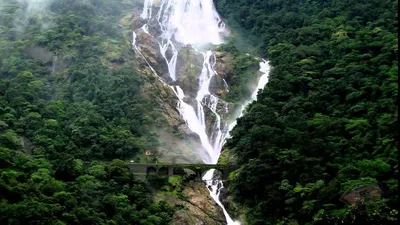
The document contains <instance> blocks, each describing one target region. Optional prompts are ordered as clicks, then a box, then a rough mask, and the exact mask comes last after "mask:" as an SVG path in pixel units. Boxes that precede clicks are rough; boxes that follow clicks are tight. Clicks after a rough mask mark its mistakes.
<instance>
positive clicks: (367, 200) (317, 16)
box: [216, 0, 398, 224]
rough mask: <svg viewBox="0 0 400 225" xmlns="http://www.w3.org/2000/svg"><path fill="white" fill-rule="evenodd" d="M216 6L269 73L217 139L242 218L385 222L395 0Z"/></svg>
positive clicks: (389, 195) (391, 198)
mask: <svg viewBox="0 0 400 225" xmlns="http://www.w3.org/2000/svg"><path fill="white" fill-rule="evenodd" d="M216 5H217V8H218V10H219V11H220V13H221V14H222V15H223V16H225V17H226V18H228V24H229V21H232V23H236V24H239V25H240V26H241V28H242V29H243V30H245V31H246V32H249V33H251V34H252V35H254V36H256V37H257V38H258V39H259V40H260V41H261V47H260V48H259V52H261V54H264V55H265V56H267V58H268V59H269V60H270V63H271V65H272V68H273V70H272V71H271V74H270V81H269V83H268V85H267V87H266V88H265V89H264V90H263V92H262V93H260V94H259V95H258V97H259V100H258V101H257V102H256V103H253V104H251V105H250V107H249V108H248V110H247V113H245V116H244V117H243V118H241V119H239V120H238V125H237V126H236V127H235V128H234V129H233V131H232V139H231V140H228V143H227V148H229V150H230V152H234V153H235V155H236V158H237V159H238V162H239V163H240V164H241V165H242V166H241V169H239V170H238V171H236V172H235V173H234V174H232V176H231V178H230V191H231V193H232V194H233V196H234V199H235V200H236V201H237V202H239V203H241V205H242V206H245V207H247V212H246V217H247V222H248V224H341V223H344V224H361V223H362V224H395V223H396V222H397V216H396V215H397V214H398V211H397V208H396V207H395V204H396V202H397V201H398V191H397V190H398V183H397V179H396V177H398V139H397V136H398V130H397V128H396V127H397V126H398V121H397V114H398V107H397V105H398V84H397V80H398V72H397V71H398V62H397V54H398V44H397V40H398V37H397V27H398V26H397V21H396V16H397V13H396V12H397V7H398V5H397V1H390V0H385V1H381V0H380V1H330V0H328V1H290V0H277V1H263V0H251V1H249V0H229V1H228V0H216ZM256 44H258V43H256ZM352 196H353V197H352Z"/></svg>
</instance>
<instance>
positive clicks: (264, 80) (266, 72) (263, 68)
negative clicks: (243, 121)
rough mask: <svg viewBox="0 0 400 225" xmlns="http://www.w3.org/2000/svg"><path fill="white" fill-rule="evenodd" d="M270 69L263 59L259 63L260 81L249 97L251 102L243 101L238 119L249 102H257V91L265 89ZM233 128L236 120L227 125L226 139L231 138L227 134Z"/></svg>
mask: <svg viewBox="0 0 400 225" xmlns="http://www.w3.org/2000/svg"><path fill="white" fill-rule="evenodd" d="M270 69H271V67H270V65H269V63H268V61H265V60H264V59H263V61H262V62H260V70H259V71H260V72H261V73H262V75H261V77H260V79H259V80H258V84H257V88H256V90H254V92H253V94H252V95H251V100H248V101H245V102H244V103H243V104H242V107H241V109H240V114H239V117H242V116H243V111H244V110H245V109H246V107H247V106H248V105H249V104H250V103H251V102H253V101H256V100H257V94H258V91H259V90H260V89H263V88H264V87H265V85H266V84H267V83H268V75H269V71H270ZM235 126H236V120H235V121H233V122H232V123H231V124H229V126H228V134H227V137H226V138H230V137H231V136H230V134H229V132H230V131H231V130H232V129H233V128H234V127H235Z"/></svg>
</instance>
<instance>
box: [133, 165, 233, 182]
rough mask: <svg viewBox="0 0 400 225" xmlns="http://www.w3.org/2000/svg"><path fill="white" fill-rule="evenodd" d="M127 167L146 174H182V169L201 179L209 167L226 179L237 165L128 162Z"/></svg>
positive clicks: (134, 171)
mask: <svg viewBox="0 0 400 225" xmlns="http://www.w3.org/2000/svg"><path fill="white" fill-rule="evenodd" d="M128 167H129V169H130V170H131V171H132V172H133V173H136V174H145V175H146V176H147V175H160V176H162V175H164V176H173V175H182V174H185V172H184V169H190V170H192V171H193V172H195V174H196V177H197V178H199V179H201V178H202V176H203V175H204V173H205V172H206V171H208V170H210V169H216V170H217V171H219V172H220V173H221V179H222V180H227V179H228V176H229V173H230V172H232V171H234V170H236V169H238V168H239V166H237V165H213V164H151V163H128Z"/></svg>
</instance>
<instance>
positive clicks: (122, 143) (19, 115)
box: [0, 0, 173, 225]
mask: <svg viewBox="0 0 400 225" xmlns="http://www.w3.org/2000/svg"><path fill="white" fill-rule="evenodd" d="M36 3H38V4H39V3H42V5H40V7H41V8H39V5H34V4H36ZM132 7H133V6H132V2H131V1H121V0H102V1H81V0H79V1H78V0H76V1H75V0H74V1H71V0H57V1H37V2H35V3H32V2H31V1H20V0H2V1H1V2H0V224H10V225H11V224H59V225H61V224H143V225H144V224H165V223H168V221H170V220H171V217H172V214H173V209H172V208H171V207H170V206H169V205H168V204H166V203H165V202H154V201H153V199H152V197H151V195H150V193H149V190H148V189H147V186H146V184H145V183H143V182H141V181H139V180H137V179H136V178H135V177H134V176H133V174H132V173H131V172H130V171H129V169H128V168H127V166H126V163H125V161H123V160H126V159H128V158H132V157H135V156H137V155H138V154H143V152H144V151H145V150H146V149H148V148H150V147H152V146H156V145H157V144H158V142H157V140H155V138H154V135H153V134H152V133H151V131H150V129H149V127H150V126H152V125H153V123H152V121H158V120H159V119H158V118H159V116H157V115H158V114H157V112H155V111H154V107H153V106H152V104H151V103H150V102H148V101H147V100H145V99H144V98H143V96H142V95H140V87H141V85H142V84H143V83H144V82H145V81H146V80H145V78H144V77H143V76H141V75H140V74H138V73H137V72H136V70H135V69H134V68H135V65H131V64H130V63H129V62H127V60H126V59H129V58H130V57H132V54H133V53H132V50H131V45H130V43H129V42H126V38H125V37H124V35H125V31H124V30H123V28H122V27H121V26H119V24H118V21H119V20H120V19H121V17H122V16H123V15H124V13H125V14H126V13H129V12H130V10H131V9H132ZM113 159H115V160H113ZM116 159H122V160H116ZM111 160H113V161H111ZM88 161H90V162H91V163H89V164H88V163H87V162H88Z"/></svg>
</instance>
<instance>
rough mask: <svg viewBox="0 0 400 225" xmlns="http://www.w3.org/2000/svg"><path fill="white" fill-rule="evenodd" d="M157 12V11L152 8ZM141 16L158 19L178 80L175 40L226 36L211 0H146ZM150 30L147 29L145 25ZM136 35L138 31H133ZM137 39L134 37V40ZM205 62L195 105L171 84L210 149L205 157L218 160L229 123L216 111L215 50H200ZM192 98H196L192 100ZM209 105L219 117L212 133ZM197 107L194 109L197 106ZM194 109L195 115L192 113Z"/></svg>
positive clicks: (200, 42) (163, 48) (200, 41)
mask: <svg viewBox="0 0 400 225" xmlns="http://www.w3.org/2000/svg"><path fill="white" fill-rule="evenodd" d="M155 8H157V9H158V12H157V13H156V15H154V12H153V9H155ZM140 16H141V18H142V19H144V20H147V21H157V23H158V26H159V29H160V31H161V39H160V40H157V39H156V40H157V42H158V43H159V46H160V52H161V54H162V56H163V58H164V59H165V61H166V63H167V65H168V72H169V76H170V78H171V79H172V80H174V81H175V80H176V79H177V76H176V63H177V58H178V50H177V47H176V44H175V43H179V44H184V45H187V44H191V45H193V46H198V47H202V46H204V45H206V44H215V45H218V44H221V43H223V39H222V37H221V32H223V31H224V30H225V24H224V23H223V22H222V21H221V19H220V17H219V15H218V13H217V12H216V11H215V9H214V4H213V1H212V0H159V1H154V0H145V1H144V8H143V11H142V14H141V15H140ZM145 26H146V25H145ZM142 29H143V30H144V31H145V32H146V33H148V32H149V31H148V29H145V28H143V27H142ZM134 37H136V34H134ZM135 42H136V41H134V43H135ZM200 53H201V54H203V57H204V62H203V68H202V71H201V74H200V76H199V87H198V92H197V96H196V98H195V99H194V102H195V104H193V105H192V106H191V105H190V104H188V103H186V102H184V99H185V97H186V95H185V93H184V91H183V90H182V88H180V87H179V86H176V87H172V89H173V90H174V91H175V93H177V94H178V91H177V90H179V92H180V93H179V94H180V96H178V98H179V101H180V103H179V106H178V110H179V112H180V114H181V116H182V118H183V119H184V120H185V122H186V123H187V125H188V127H189V129H190V130H191V131H192V132H195V133H196V134H197V135H198V136H199V138H200V141H201V143H202V145H203V147H204V148H205V149H206V151H207V153H208V157H204V158H203V161H204V162H205V163H209V164H215V163H217V161H218V158H219V155H220V151H221V148H222V143H223V140H224V137H225V136H226V134H227V130H228V129H227V125H224V126H221V116H220V115H219V114H218V113H217V105H218V103H219V99H218V97H216V96H214V95H212V94H211V93H210V92H209V86H210V82H211V79H212V77H213V76H215V75H216V74H217V73H216V72H215V70H214V67H215V64H216V58H215V55H214V53H213V52H212V51H210V50H209V51H206V52H200ZM192 102H193V101H192ZM204 107H207V108H208V109H209V110H210V111H211V112H212V113H213V114H214V116H215V118H216V121H215V123H214V125H213V128H212V131H213V132H212V134H211V135H210V136H208V135H207V127H206V118H205V109H204ZM194 108H195V109H194ZM193 111H194V112H195V115H196V117H195V116H194V114H193Z"/></svg>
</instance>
